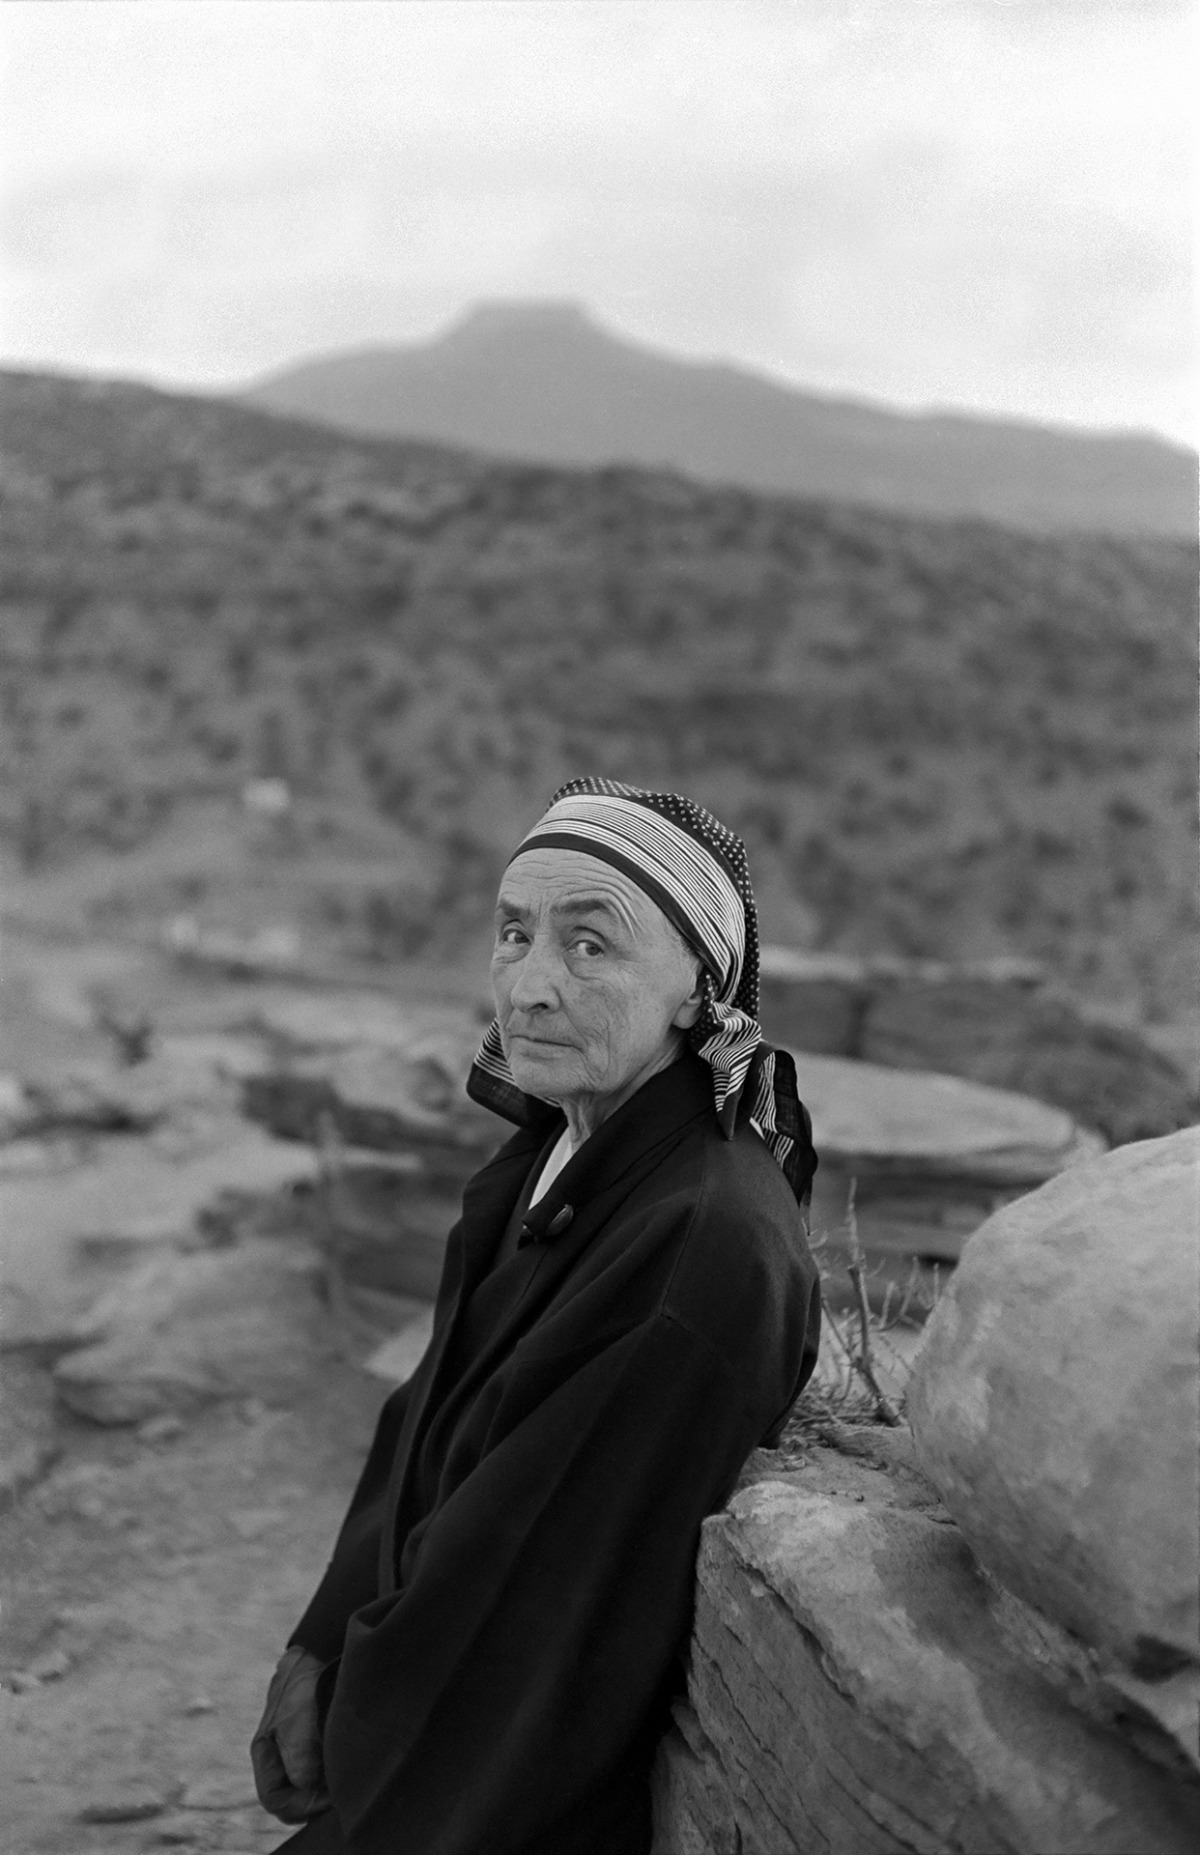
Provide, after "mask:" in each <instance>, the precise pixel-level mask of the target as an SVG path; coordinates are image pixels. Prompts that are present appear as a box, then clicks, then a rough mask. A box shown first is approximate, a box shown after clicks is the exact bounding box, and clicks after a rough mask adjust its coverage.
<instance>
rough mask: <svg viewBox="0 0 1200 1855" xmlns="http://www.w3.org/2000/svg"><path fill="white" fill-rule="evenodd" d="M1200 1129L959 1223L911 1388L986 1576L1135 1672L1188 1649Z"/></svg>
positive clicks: (1196, 1617) (1092, 1166) (1192, 1638)
mask: <svg viewBox="0 0 1200 1855" xmlns="http://www.w3.org/2000/svg"><path fill="white" fill-rule="evenodd" d="M1198 1211H1200V1130H1194V1129H1190V1130H1187V1131H1185V1132H1181V1133H1176V1134H1171V1135H1167V1136H1165V1137H1164V1138H1162V1139H1159V1140H1151V1141H1145V1142H1141V1143H1138V1144H1135V1145H1131V1146H1127V1147H1123V1148H1121V1149H1119V1150H1118V1151H1116V1152H1113V1153H1110V1154H1107V1155H1105V1156H1104V1157H1102V1158H1099V1159H1096V1160H1094V1161H1092V1162H1090V1163H1089V1164H1087V1165H1084V1166H1079V1167H1076V1168H1074V1169H1073V1170H1071V1171H1068V1172H1065V1173H1063V1174H1062V1175H1061V1176H1060V1177H1058V1178H1055V1179H1052V1180H1051V1181H1050V1182H1049V1183H1048V1184H1046V1185H1044V1186H1042V1187H1041V1189H1040V1190H1038V1191H1036V1192H1032V1193H1030V1194H1029V1195H1028V1196H1027V1197H1024V1198H1022V1199H1020V1200H1018V1201H1017V1202H1016V1203H1014V1204H1011V1205H1009V1206H1007V1207H1006V1208H1005V1209H1004V1210H1002V1211H1000V1212H998V1213H997V1215H996V1216H995V1217H993V1218H991V1219H990V1220H989V1222H988V1223H987V1224H985V1225H984V1227H983V1228H982V1229H981V1230H979V1231H978V1232H977V1233H976V1234H975V1235H974V1236H973V1237H972V1238H971V1239H970V1241H969V1242H968V1244H967V1246H966V1248H965V1251H964V1253H963V1257H962V1261H961V1263H960V1264H959V1267H958V1270H957V1271H956V1273H955V1276H954V1279H953V1281H952V1282H951V1284H950V1286H949V1288H948V1290H947V1292H946V1293H945V1295H944V1296H943V1298H942V1300H941V1303H940V1305H939V1307H938V1309H937V1311H936V1313H935V1314H934V1315H933V1317H932V1319H931V1321H930V1323H929V1326H928V1328H927V1330H926V1339H925V1344H924V1346H923V1348H922V1351H921V1354H920V1357H919V1359H918V1363H917V1367H916V1371H915V1374H914V1377H913V1381H912V1384H911V1387H910V1391H909V1413H910V1417H911V1421H912V1426H913V1433H914V1437H915V1440H916V1447H917V1453H918V1458H919V1460H920V1462H921V1464H922V1466H923V1468H924V1470H925V1472H926V1473H927V1474H928V1475H929V1477H930V1478H931V1480H932V1481H933V1482H934V1483H935V1484H936V1486H937V1488H938V1489H939V1491H940V1492H941V1494H942V1496H943V1498H944V1500H945V1502H946V1505H947V1507H948V1508H949V1509H950V1512H951V1513H952V1514H953V1515H954V1517H955V1519H956V1520H957V1521H958V1523H959V1525H960V1526H961V1528H962V1530H963V1532H964V1534H965V1535H966V1537H967V1539H968V1540H969V1541H970V1543H971V1545H972V1547H973V1548H974V1550H975V1552H976V1553H977V1555H978V1557H979V1558H980V1560H981V1561H982V1562H983V1564H984V1565H985V1566H987V1567H988V1568H989V1570H991V1571H992V1572H993V1573H994V1574H995V1575H996V1576H997V1577H998V1578H1000V1579H1002V1580H1003V1582H1004V1583H1005V1584H1006V1585H1008V1586H1009V1588H1010V1589H1011V1590H1013V1591H1015V1592H1017V1593H1018V1594H1019V1595H1020V1596H1021V1597H1023V1598H1025V1599H1026V1600H1027V1601H1028V1602H1029V1603H1031V1604H1034V1605H1036V1606H1037V1607H1038V1608H1039V1609H1040V1610H1042V1611H1044V1612H1046V1613H1047V1614H1048V1615H1050V1616H1051V1617H1053V1618H1056V1619H1058V1620H1059V1621H1061V1622H1062V1623H1063V1624H1065V1625H1066V1626H1067V1627H1068V1628H1069V1629H1071V1630H1072V1631H1074V1632H1075V1633H1076V1634H1077V1635H1078V1636H1080V1637H1082V1638H1083V1639H1084V1640H1085V1641H1086V1642H1088V1643H1090V1644H1093V1645H1095V1646H1096V1647H1097V1648H1098V1649H1100V1650H1103V1651H1106V1652H1109V1653H1111V1654H1113V1655H1115V1656H1117V1657H1119V1658H1120V1659H1121V1661H1123V1662H1124V1663H1126V1664H1127V1665H1128V1666H1129V1668H1130V1669H1131V1670H1132V1671H1133V1673H1134V1674H1135V1675H1137V1676H1140V1677H1142V1678H1143V1679H1144V1680H1145V1681H1147V1682H1150V1683H1152V1682H1154V1681H1156V1680H1168V1679H1170V1678H1172V1677H1173V1676H1175V1675H1176V1674H1179V1673H1180V1672H1181V1671H1182V1673H1183V1674H1184V1676H1185V1677H1186V1675H1187V1671H1188V1670H1189V1669H1196V1668H1200V1519H1198V1514H1200V1453H1198V1450H1197V1439H1198V1437H1200V1346H1198V1343H1197V1311H1198V1308H1200V1254H1198V1248H1197V1227H1198Z"/></svg>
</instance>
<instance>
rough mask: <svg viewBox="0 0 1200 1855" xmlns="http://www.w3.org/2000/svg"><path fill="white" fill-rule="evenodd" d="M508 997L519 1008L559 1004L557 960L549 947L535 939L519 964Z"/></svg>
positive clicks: (534, 1009)
mask: <svg viewBox="0 0 1200 1855" xmlns="http://www.w3.org/2000/svg"><path fill="white" fill-rule="evenodd" d="M508 996H509V1001H510V1003H511V1004H512V1005H513V1006H514V1007H515V1008H516V1009H517V1010H518V1011H536V1010H537V1009H538V1008H539V1007H545V1006H549V1007H551V1008H553V1007H554V1006H556V1005H557V1004H558V961H557V959H556V958H555V956H554V954H553V952H552V951H551V949H550V948H548V947H546V946H545V945H544V944H541V943H539V942H538V941H536V940H535V941H534V942H532V944H531V945H530V946H529V947H528V948H527V950H526V952H525V955H524V958H523V959H522V960H521V961H520V962H519V964H518V966H517V971H516V974H515V976H514V979H513V984H512V989H511V991H510V992H509V995H508Z"/></svg>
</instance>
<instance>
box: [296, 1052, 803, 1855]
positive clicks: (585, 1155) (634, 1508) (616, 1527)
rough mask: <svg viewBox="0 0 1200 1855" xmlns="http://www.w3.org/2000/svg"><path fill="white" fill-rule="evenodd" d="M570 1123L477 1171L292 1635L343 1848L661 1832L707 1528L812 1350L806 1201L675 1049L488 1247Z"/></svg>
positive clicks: (540, 1842)
mask: <svg viewBox="0 0 1200 1855" xmlns="http://www.w3.org/2000/svg"><path fill="white" fill-rule="evenodd" d="M562 1125H563V1122H562V1119H561V1117H559V1118H557V1119H556V1120H554V1121H553V1122H547V1123H546V1124H545V1125H543V1126H541V1127H539V1128H538V1129H537V1130H536V1131H522V1132H520V1133H518V1134H516V1135H515V1136H514V1137H513V1138H512V1139H511V1140H510V1141H509V1142H508V1143H507V1145H506V1146H504V1147H503V1148H502V1149H501V1150H500V1152H499V1153H498V1154H497V1155H496V1157H495V1158H494V1159H493V1160H492V1161H491V1162H490V1163H489V1164H488V1165H486V1166H484V1167H483V1168H482V1170H481V1171H480V1172H478V1173H476V1175H475V1177H474V1178H473V1179H472V1180H471V1181H470V1183H469V1184H468V1185H467V1188H466V1191H465V1192H464V1195H463V1215H462V1220H461V1222H460V1223H459V1224H457V1225H456V1226H455V1228H454V1230H453V1231H452V1232H451V1235H450V1240H449V1245H448V1249H447V1254H446V1264H445V1270H444V1274H443V1278H442V1284H441V1289H440V1291H439V1295H438V1301H437V1310H436V1315H435V1321H434V1331H433V1339H432V1342H431V1344H430V1347H429V1350H428V1352H427V1354H426V1356H425V1358H424V1360H423V1361H422V1363H421V1365H420V1367H419V1368H418V1370H417V1372H416V1373H415V1374H414V1376H413V1377H412V1379H410V1381H409V1382H408V1383H407V1384H406V1385H403V1386H402V1387H401V1388H400V1389H399V1390H398V1391H396V1392H394V1393H393V1394H392V1395H391V1397H389V1398H388V1400H387V1402H386V1403H385V1405H384V1407H383V1411H382V1414H381V1416H380V1419H379V1426H378V1429H377V1432H376V1436H375V1440H374V1442H373V1444H372V1447H371V1452H370V1455H369V1457H368V1459H367V1463H366V1466H365V1468H364V1469H363V1473H362V1477H361V1479H360V1482H359V1485H358V1488H357V1491H356V1493H355V1495H354V1498H353V1500H352V1502H351V1505H350V1509H349V1512H348V1514H347V1517H346V1520H345V1523H344V1525H343V1528H342V1531H341V1534H340V1536H339V1538H338V1541H337V1545H336V1548H335V1551H334V1555H333V1558H332V1560H331V1562H330V1565H329V1568H328V1570H327V1572H326V1574H325V1577H324V1579H323V1580H322V1582H321V1585H320V1587H319V1588H318V1590H317V1593H316V1595H315V1596H314V1598H313V1600H312V1603H311V1604H310V1605H309V1607H308V1610H307V1611H306V1612H305V1614H304V1617H303V1618H302V1619H301V1622H300V1624H299V1625H298V1627H297V1629H296V1631H295V1633H294V1635H293V1637H292V1641H293V1642H298V1643H301V1644H303V1645H304V1646H305V1647H306V1648H308V1649H310V1650H311V1651H312V1652H313V1653H314V1654H316V1655H317V1656H319V1657H320V1658H321V1659H322V1660H323V1661H326V1662H328V1663H330V1664H331V1666H330V1668H329V1669H328V1670H327V1672H326V1675H325V1677H323V1683H322V1685H323V1689H324V1692H325V1694H326V1696H327V1697H328V1711H327V1716H326V1724H325V1762H326V1775H327V1781H328V1784H329V1789H330V1793H331V1796H332V1798H333V1804H334V1809H335V1812H336V1817H337V1821H338V1823H339V1825H340V1828H341V1835H342V1838H343V1841H344V1845H345V1847H346V1849H347V1850H349V1851H352V1855H638V1852H639V1851H643V1850H645V1849H647V1848H648V1847H649V1839H650V1830H649V1785H648V1778H649V1770H650V1763H651V1760H652V1757H653V1753H654V1747H655V1743H656V1741H657V1739H658V1737H659V1736H660V1734H661V1732H662V1730H663V1727H664V1726H665V1724H666V1706H667V1704H668V1702H669V1697H670V1691H671V1685H672V1676H673V1674H674V1672H675V1671H674V1663H675V1659H676V1657H677V1655H678V1653H679V1651H680V1650H681V1649H682V1647H683V1646H684V1643H685V1640H686V1636H687V1632H688V1627H689V1621H690V1614H691V1603H692V1585H693V1574H694V1562H695V1555H696V1547H697V1542H698V1538H699V1532H700V1523H701V1521H702V1520H703V1518H704V1516H705V1515H706V1514H710V1513H712V1512H714V1510H716V1509H717V1508H719V1507H720V1506H721V1505H722V1504H723V1502H724V1501H725V1500H726V1499H727V1498H728V1496H729V1493H730V1492H731V1490H732V1488H733V1485H734V1482H735V1480H736V1478H737V1475H738V1472H739V1470H740V1469H741V1467H742V1464H743V1462H744V1461H745V1459H746V1456H747V1455H748V1454H749V1452H750V1451H751V1449H753V1448H754V1447H755V1445H756V1444H758V1443H760V1442H762V1441H764V1440H765V1439H767V1438H769V1437H770V1436H771V1435H772V1434H773V1433H774V1432H775V1431H776V1430H777V1428H778V1427H779V1425H780V1424H781V1423H782V1420H783V1418H784V1417H785V1415H786V1413H787V1411H788V1409H789V1407H790V1406H791V1404H792V1402H793V1401H794V1399H795V1398H796V1396H797V1394H798V1393H799V1391H800V1389H801V1387H802V1386H803V1385H804V1383H805V1381H806V1380H807V1378H808V1376H809V1374H810V1373H811V1371H812V1369H813V1365H814V1363H815V1360H816V1347H817V1335H818V1326H819V1294H818V1286H817V1274H816V1270H815V1268H814V1266H813V1263H812V1259H811V1257H810V1256H809V1253H808V1249H807V1245H806V1242H805V1236H804V1226H803V1222H802V1218H801V1214H800V1212H799V1210H798V1208H797V1205H796V1202H795V1199H794V1198H793V1196H792V1194H791V1191H790V1190H789V1188H788V1186H787V1184H786V1182H785V1180H784V1177H783V1175H782V1173H781V1172H780V1170H779V1168H778V1166H777V1165H776V1164H775V1162H774V1160H773V1159H772V1158H771V1156H770V1154H769V1153H768V1152H767V1149H766V1147H765V1146H764V1145H763V1143H762V1141H761V1140H760V1139H759V1137H758V1135H757V1134H756V1133H755V1132H754V1130H753V1129H752V1128H751V1127H749V1126H748V1125H743V1126H741V1127H739V1129H738V1131H737V1133H736V1134H735V1136H734V1138H733V1139H732V1140H727V1139H726V1138H725V1137H724V1136H723V1135H722V1133H721V1131H720V1129H719V1127H718V1125H717V1121H716V1116H715V1114H714V1111H713V1105H712V1083H711V1078H710V1074H709V1071H708V1070H707V1068H706V1067H705V1066H704V1065H703V1064H702V1063H700V1062H699V1061H698V1059H696V1058H694V1057H692V1056H687V1057H685V1058H683V1059H682V1060H681V1061H680V1062H678V1063H676V1064H675V1065H674V1066H673V1067H671V1068H669V1069H667V1070H665V1071H663V1072H662V1073H660V1074H659V1075H657V1076H655V1077H653V1078H652V1079H651V1081H649V1082H648V1083H646V1084H645V1086H644V1087H643V1088H642V1089H640V1090H639V1091H638V1093H637V1094H636V1095H635V1096H633V1097H632V1098H631V1099H630V1100H629V1101H628V1102H626V1103H625V1104H624V1106H623V1107H621V1108H619V1109H618V1110H617V1111H616V1113H615V1114H613V1115H612V1116H611V1117H610V1118H609V1120H607V1121H606V1122H604V1124H603V1125H602V1126H601V1127H600V1129H599V1130H598V1131H597V1132H596V1133H595V1134H594V1135H593V1136H592V1138H591V1139H590V1140H588V1142H587V1143H586V1145H585V1146H584V1147H582V1148H581V1149H580V1151H579V1152H578V1153H577V1154H576V1155H575V1156H574V1158H573V1159H572V1160H571V1161H570V1162H569V1163H568V1165H567V1166H566V1167H565V1168H564V1170H563V1171H562V1172H561V1173H560V1174H559V1176H558V1177H557V1179H556V1180H555V1181H554V1183H553V1185H552V1186H551V1187H550V1189H549V1191H548V1193H547V1195H546V1197H545V1198H544V1199H542V1201H541V1202H540V1203H539V1204H537V1205H536V1206H535V1207H534V1208H533V1210H532V1211H530V1212H528V1213H527V1215H526V1219H525V1224H524V1230H523V1234H522V1237H521V1242H520V1246H519V1248H518V1249H517V1251H516V1253H515V1254H513V1255H511V1256H510V1257H509V1258H508V1260H506V1261H504V1262H502V1263H501V1264H500V1266H499V1267H498V1268H496V1269H490V1265H491V1263H492V1259H493V1256H494V1255H495V1252H496V1250H497V1247H498V1244H499V1242H500V1238H501V1235H502V1233H503V1231H504V1229H505V1227H506V1225H507V1224H508V1221H509V1219H510V1216H511V1215H512V1213H513V1211H514V1207H516V1206H517V1205H518V1203H519V1201H520V1196H521V1193H522V1188H523V1187H524V1186H525V1184H526V1181H527V1179H528V1178H529V1175H530V1173H531V1170H532V1168H533V1165H534V1162H535V1161H536V1160H537V1158H538V1156H539V1154H541V1153H542V1152H543V1151H544V1150H545V1148H546V1146H547V1143H548V1141H552V1140H553V1139H554V1137H555V1136H556V1135H557V1133H558V1132H559V1131H560V1129H561V1127H562ZM324 1827H326V1828H328V1829H329V1830H332V1828H333V1825H332V1823H330V1824H328V1825H325V1826H324Z"/></svg>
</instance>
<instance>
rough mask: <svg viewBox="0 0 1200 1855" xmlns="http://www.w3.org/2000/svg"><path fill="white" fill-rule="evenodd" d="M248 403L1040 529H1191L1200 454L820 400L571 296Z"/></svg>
mask: <svg viewBox="0 0 1200 1855" xmlns="http://www.w3.org/2000/svg"><path fill="white" fill-rule="evenodd" d="M246 397H247V398H248V399H249V400H250V401H251V402H252V403H253V404H254V405H257V406H260V407H263V408H265V409H267V410H269V411H273V412H282V413H287V414H290V415H292V416H295V417H298V418H305V419H317V420H320V421H321V422H323V423H325V424H329V425H334V426H337V427H339V428H340V429H342V430H345V431H351V432H356V433H363V434H368V435H371V436H374V437H389V438H423V439H431V440H434V441H436V442H438V443H443V444H452V445H462V446H465V447H468V448H469V449H472V450H478V451H484V452H488V453H491V454H493V455H496V456H502V457H511V458H520V459H527V460H529V461H534V462H539V463H551V464H576V465H579V464H582V465H605V464H620V463H627V464H642V465H646V466H649V467H651V468H660V467H664V466H665V467H668V468H671V469H676V470H684V471H686V472H687V473H688V474H689V475H691V476H696V477H701V478H704V479H707V480H708V481H710V482H723V483H730V484H740V485H743V486H745V487H746V488H750V489H760V490H766V491H772V492H775V493H777V494H784V495H797V496H816V497H822V498H830V499H832V500H835V501H841V502H854V503H869V504H872V505H874V506H876V507H878V508H883V509H895V510H900V511H903V512H906V513H911V514H918V515H932V516H951V517H956V516H982V517H984V518H987V519H990V520H994V521H1000V522H1007V523H1011V524H1013V525H1015V526H1018V527H1024V528H1030V529H1035V530H1040V531H1046V530H1055V529H1072V528H1078V529H1090V530H1095V531H1099V532H1107V533H1112V534H1162V535H1177V536H1189V535H1194V534H1195V532H1196V458H1195V455H1194V454H1193V453H1192V452H1190V451H1187V450H1185V449H1183V448H1182V447H1180V446H1174V445H1170V444H1168V443H1166V442H1165V441H1164V440H1162V439H1160V438H1155V437H1152V436H1150V435H1146V436H1140V435H1136V434H1117V433H1113V434H1096V435H1092V434H1088V433H1084V432H1080V431H1076V430H1069V429H1065V428H1063V429H1059V428H1050V427H1045V426H1040V425H1034V424H1024V423H1018V422H1015V421H1007V420H1002V419H993V418H976V417H970V416H966V415H963V414H957V413H945V412H929V413H909V412H899V411H894V410H891V409H889V408H886V407H884V406H880V405H873V404H870V403H868V402H867V401H857V400H852V399H836V398H828V397H825V396H823V395H820V394H816V393H811V392H804V391H801V390H800V389H798V388H796V387H794V386H790V385H788V384H786V383H785V382H783V381H780V380H772V379H770V378H768V377H767V376H765V375H762V374H757V373H753V372H750V371H748V370H747V369H745V368H741V367H734V366H729V365H726V364H724V363H719V362H704V361H691V360H682V359H679V358H678V357H676V356H673V355H670V354H667V353H663V352H660V351H658V350H656V349H652V348H647V347H644V346H641V345H639V344H637V343H635V342H632V341H628V340H626V339H624V338H623V337H620V336H617V335H614V334H612V333H610V332H609V331H608V330H607V329H604V328H602V327H601V326H600V325H599V324H598V323H597V322H595V321H593V320H592V318H591V317H590V316H589V315H588V314H587V313H586V312H585V311H584V310H583V309H582V308H580V307H579V306H578V305H576V304H572V303H556V302H547V303H488V304H483V305H481V306H480V307H479V308H477V309H475V310H474V311H472V312H471V313H470V314H469V315H467V316H466V317H465V318H464V319H463V320H462V321H461V322H459V323H458V324H456V325H455V326H454V327H452V328H451V329H449V330H448V331H447V332H446V333H445V334H443V335H441V336H439V337H438V338H437V339H436V340H433V341H429V342H423V343H415V344H412V345H409V346H404V347H371V348H361V349H354V350H350V351H347V352H345V353H341V354H332V355H327V356H323V357H320V358H317V359H313V360H308V361H304V362H301V363H299V364H298V365H296V366H293V367H287V368H284V369H283V370H282V371H281V372H279V373H277V374H274V375H272V376H271V377H270V378H268V379H266V380H263V381H260V382H259V383H257V384H256V385H254V386H252V387H250V388H249V390H248V392H247V395H246Z"/></svg>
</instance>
